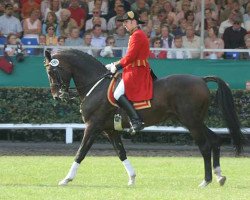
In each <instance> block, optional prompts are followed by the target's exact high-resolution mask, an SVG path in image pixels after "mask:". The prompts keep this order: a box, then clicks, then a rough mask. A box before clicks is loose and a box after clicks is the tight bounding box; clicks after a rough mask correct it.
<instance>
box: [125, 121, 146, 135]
mask: <svg viewBox="0 0 250 200" xmlns="http://www.w3.org/2000/svg"><path fill="white" fill-rule="evenodd" d="M130 125H131V128H130V129H129V132H130V134H131V135H135V133H136V132H139V131H140V130H142V129H143V128H144V125H145V123H144V122H143V121H141V120H140V119H133V120H131V122H130Z"/></svg>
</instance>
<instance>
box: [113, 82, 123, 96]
mask: <svg viewBox="0 0 250 200" xmlns="http://www.w3.org/2000/svg"><path fill="white" fill-rule="evenodd" d="M124 94H125V87H124V81H123V80H122V79H121V81H120V83H119V84H118V86H117V88H116V89H115V92H114V98H115V99H116V100H118V99H119V98H120V96H122V95H124Z"/></svg>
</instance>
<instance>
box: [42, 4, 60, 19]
mask: <svg viewBox="0 0 250 200" xmlns="http://www.w3.org/2000/svg"><path fill="white" fill-rule="evenodd" d="M61 10H62V6H61V0H51V1H50V5H49V8H47V9H46V11H45V14H44V19H46V18H47V14H48V12H54V13H55V14H56V17H57V23H59V22H60V21H61Z"/></svg>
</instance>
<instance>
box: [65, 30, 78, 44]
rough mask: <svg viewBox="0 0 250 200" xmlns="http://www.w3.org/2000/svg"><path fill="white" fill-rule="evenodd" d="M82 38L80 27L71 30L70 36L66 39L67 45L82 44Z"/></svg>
mask: <svg viewBox="0 0 250 200" xmlns="http://www.w3.org/2000/svg"><path fill="white" fill-rule="evenodd" d="M81 45H82V38H80V31H79V28H78V27H74V28H72V29H71V30H70V36H69V37H68V38H67V39H66V40H65V46H81Z"/></svg>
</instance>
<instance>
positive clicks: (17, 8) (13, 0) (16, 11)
mask: <svg viewBox="0 0 250 200" xmlns="http://www.w3.org/2000/svg"><path fill="white" fill-rule="evenodd" d="M7 3H10V4H12V6H13V16H14V17H16V18H17V19H19V20H21V4H20V1H19V0H8V1H3V0H2V3H1V5H2V7H1V9H0V12H1V14H0V15H1V16H2V15H3V14H4V6H5V5H6V4H7Z"/></svg>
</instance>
